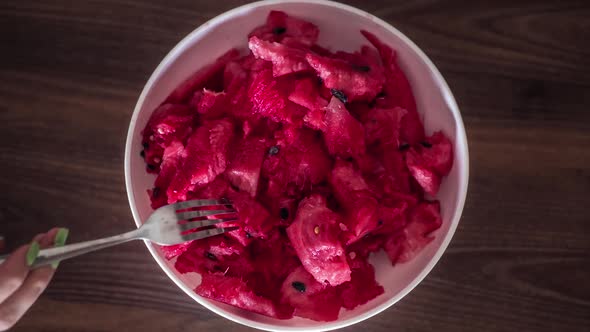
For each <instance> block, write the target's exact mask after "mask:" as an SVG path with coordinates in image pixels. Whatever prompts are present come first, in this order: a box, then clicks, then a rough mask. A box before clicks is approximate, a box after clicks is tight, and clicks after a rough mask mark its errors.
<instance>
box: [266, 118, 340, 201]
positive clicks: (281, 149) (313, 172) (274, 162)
mask: <svg viewBox="0 0 590 332" xmlns="http://www.w3.org/2000/svg"><path fill="white" fill-rule="evenodd" d="M276 141H277V145H276V146H275V147H274V148H273V149H275V150H276V153H273V154H271V153H269V154H268V155H267V157H266V159H265V161H264V163H263V175H264V176H265V177H266V178H267V179H268V186H267V190H266V195H267V196H268V197H274V198H278V197H281V196H283V194H284V192H285V189H286V188H289V189H291V190H290V191H291V192H293V191H297V192H300V193H302V194H305V193H308V192H310V191H311V189H312V188H313V187H314V186H315V185H317V184H319V183H321V182H323V181H325V180H326V175H327V174H328V172H329V170H330V168H331V166H332V161H331V160H330V158H328V157H327V156H326V151H325V150H324V149H323V148H322V146H321V139H320V138H318V136H317V135H316V133H315V132H313V131H311V130H309V129H300V128H296V127H286V128H284V130H281V131H277V132H276ZM287 191H289V190H287Z"/></svg>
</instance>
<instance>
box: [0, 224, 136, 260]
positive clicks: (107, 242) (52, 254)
mask: <svg viewBox="0 0 590 332" xmlns="http://www.w3.org/2000/svg"><path fill="white" fill-rule="evenodd" d="M141 238H143V231H142V229H141V228H138V229H134V230H132V231H130V232H127V233H123V234H119V235H114V236H109V237H105V238H102V239H97V240H91V241H85V242H79V243H73V244H68V245H65V246H62V247H55V248H49V249H43V250H41V251H39V255H38V256H37V259H36V260H35V263H33V265H32V266H31V268H32V269H34V268H37V267H40V266H44V265H48V264H51V263H53V262H58V261H62V260H65V259H68V258H72V257H77V256H80V255H84V254H87V253H89V252H93V251H97V250H100V249H104V248H108V247H112V246H115V245H117V244H121V243H125V242H128V241H131V240H137V239H141ZM5 257H6V256H5ZM5 257H1V258H0V264H2V263H3V262H4V260H5Z"/></svg>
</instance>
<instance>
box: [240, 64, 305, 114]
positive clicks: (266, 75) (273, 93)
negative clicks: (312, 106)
mask: <svg viewBox="0 0 590 332" xmlns="http://www.w3.org/2000/svg"><path fill="white" fill-rule="evenodd" d="M290 83H291V82H290V81H289V80H288V79H287V78H279V79H275V78H274V77H273V75H272V72H271V71H270V70H263V71H260V72H258V73H256V74H255V76H254V79H253V80H252V83H251V84H250V88H249V90H248V97H249V98H250V102H252V105H253V109H252V111H253V113H254V114H258V115H261V116H264V117H268V118H270V119H272V120H273V121H276V122H284V123H296V122H298V121H300V119H302V118H303V115H304V114H305V111H303V110H301V108H300V107H299V106H298V105H297V104H294V103H292V102H290V101H289V100H288V99H287V96H288V95H289V93H290V90H291V89H290V87H289V85H290Z"/></svg>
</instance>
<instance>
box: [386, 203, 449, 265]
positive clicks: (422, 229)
mask: <svg viewBox="0 0 590 332" xmlns="http://www.w3.org/2000/svg"><path fill="white" fill-rule="evenodd" d="M441 225H442V218H441V216H440V204H439V202H436V201H435V202H427V201H425V202H422V203H420V204H418V205H417V206H416V207H414V208H413V209H412V211H411V212H410V214H409V220H408V225H407V226H406V227H405V228H404V229H403V231H402V234H403V235H402V236H403V240H398V241H393V244H392V245H390V247H389V248H388V247H387V246H386V252H387V253H388V255H389V257H390V259H391V258H392V257H393V256H394V253H395V252H396V251H399V253H398V255H397V262H400V263H404V262H407V261H410V260H411V259H412V258H414V257H415V256H416V255H417V254H418V253H419V252H420V251H421V250H422V249H423V248H424V247H425V246H426V245H427V244H428V243H430V242H431V241H432V240H433V239H434V237H433V236H431V235H430V233H432V232H433V231H435V230H437V229H439V228H440V226H441ZM397 236H399V235H397ZM390 241H391V240H390ZM396 244H397V246H399V248H397V246H396ZM395 262H396V261H394V260H393V259H392V263H395Z"/></svg>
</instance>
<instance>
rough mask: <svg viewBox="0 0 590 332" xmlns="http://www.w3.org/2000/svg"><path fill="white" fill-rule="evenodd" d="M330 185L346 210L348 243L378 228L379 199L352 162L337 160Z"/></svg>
mask: <svg viewBox="0 0 590 332" xmlns="http://www.w3.org/2000/svg"><path fill="white" fill-rule="evenodd" d="M330 185H331V187H332V190H333V192H334V195H335V196H336V198H337V199H338V201H339V202H340V204H341V207H342V209H343V210H344V211H346V216H345V224H346V227H347V232H349V233H350V234H349V235H347V236H345V238H346V239H347V240H346V242H347V244H350V243H352V242H354V241H356V240H358V239H359V238H360V237H362V236H364V235H365V234H367V233H369V232H370V231H372V230H373V229H375V228H377V226H378V221H379V215H378V213H377V212H378V203H377V200H376V199H375V197H374V196H373V195H372V194H371V192H370V191H369V190H368V189H369V187H368V185H367V183H366V182H365V181H364V179H363V177H362V175H361V173H360V171H359V170H358V169H356V168H355V167H354V165H353V164H352V163H350V162H346V161H342V160H338V161H336V164H335V165H334V168H333V169H332V174H331V176H330Z"/></svg>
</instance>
